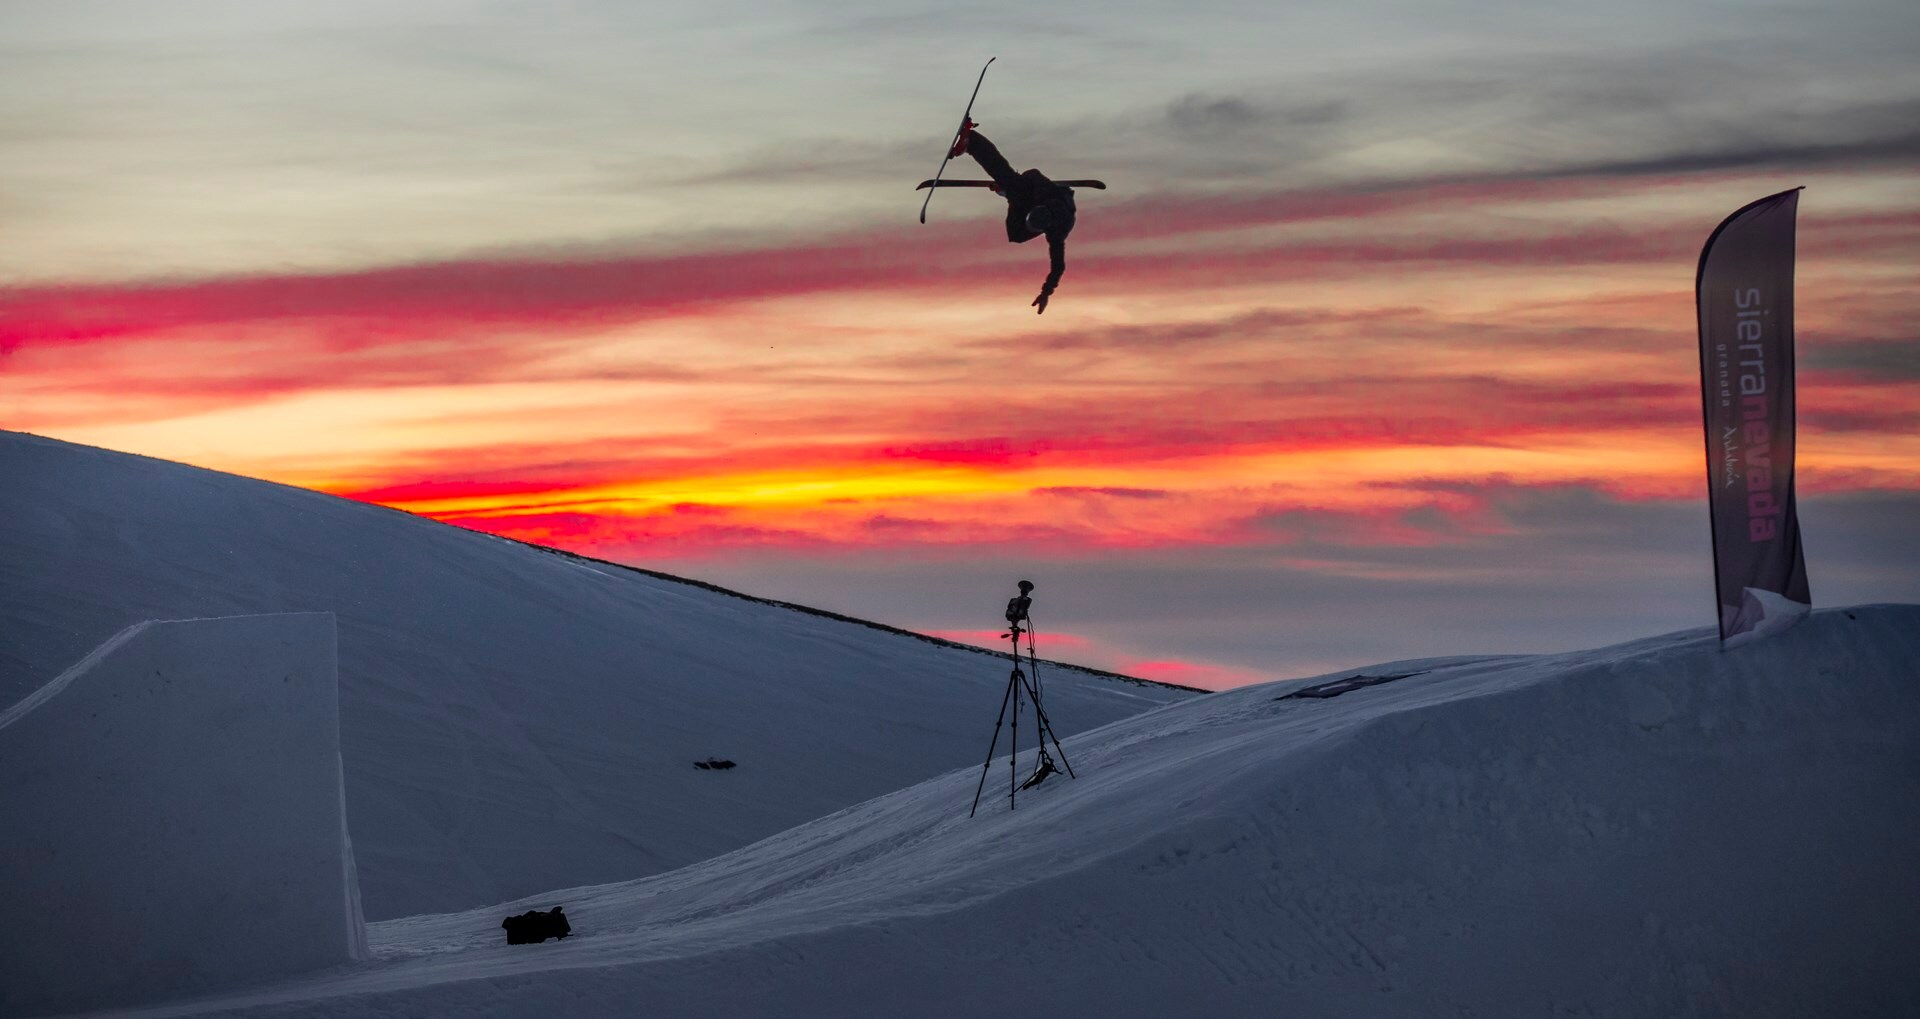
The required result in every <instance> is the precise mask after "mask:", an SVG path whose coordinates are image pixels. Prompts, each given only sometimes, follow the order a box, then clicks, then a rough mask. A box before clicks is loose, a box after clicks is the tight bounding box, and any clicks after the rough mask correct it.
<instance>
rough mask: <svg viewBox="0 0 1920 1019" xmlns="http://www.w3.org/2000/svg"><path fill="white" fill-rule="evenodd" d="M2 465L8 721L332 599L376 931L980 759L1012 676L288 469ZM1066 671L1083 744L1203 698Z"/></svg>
mask: <svg viewBox="0 0 1920 1019" xmlns="http://www.w3.org/2000/svg"><path fill="white" fill-rule="evenodd" d="M0 479H5V482H4V484H0V619H4V620H5V621H6V625H5V626H4V627H3V628H0V708H4V707H6V706H7V705H11V704H13V703H15V702H17V701H18V700H20V699H21V698H23V697H25V696H27V695H28V694H29V693H31V692H32V691H33V690H35V689H38V688H39V687H41V686H42V685H44V684H45V683H47V682H48V681H49V680H51V679H52V678H53V677H55V676H57V675H58V674H59V673H60V672H62V671H63V670H65V669H66V668H68V667H69V666H71V665H72V664H73V663H74V662H76V661H78V660H79V659H80V658H81V657H83V656H84V655H86V654H87V653H88V652H89V651H91V650H92V649H93V648H94V647H95V646H97V645H99V644H100V643H101V642H102V641H104V640H106V639H108V638H109V637H111V636H113V635H114V634H115V633H118V632H120V631H121V630H123V629H125V628H126V627H128V626H131V625H134V624H136V623H140V622H143V621H146V620H150V619H188V618H201V617H209V616H232V615H252V614H261V613H281V612H316V611H317V612H331V613H334V614H335V615H336V616H337V618H338V620H339V669H340V673H339V675H340V732H341V750H342V753H343V755H344V761H345V768H346V786H347V812H348V823H349V825H350V827H351V829H352V831H353V837H354V848H355V855H356V857H357V860H358V863H359V874H360V882H361V890H362V894H363V902H364V905H365V908H366V911H367V916H368V917H370V918H376V919H377V918H382V917H393V916H402V915H408V914H413V913H420V912H425V911H429V910H450V909H461V908H466V907H469V906H475V905H479V904H481V903H486V902H497V901H499V900H502V899H507V898H512V897H514V896H517V895H525V894H528V893H531V892H535V891H538V890H540V889H543V888H554V887H565V886H569V885H578V884H582V883H589V882H599V881H611V880H622V879H626V878H631V877H638V876H644V875H647V874H653V873H658V872H661V871H665V870H671V869H673V868H675V867H680V866H683V865H685V864H688V863H692V862H694V861H696V860H700V859H704V858H707V857H710V856H713V855H715V854H718V853H722V852H725V851H727V850H730V849H734V848H737V847H739V846H743V845H746V844H747V843H750V842H752V841H754V840H756V839H760V838H764V837H766V836H768V835H772V834H774V833H775V832H779V831H783V830H785V829H787V828H790V827H792V826H794V825H796V824H799V823H801V822H803V821H807V820H811V819H813V818H816V817H819V816H821V815H823V814H827V813H830V812H832V811H834V810H838V809H840V808H842V807H845V806H848V805H849V804H853V803H858V802H861V801H863V800H866V799H869V798H871V797H873V796H877V795H879V794H881V793H884V792H887V791H890V790H893V789H898V788H901V787H903V786H906V785H910V784H912V783H914V782H917V781H920V780H922V779H925V778H928V777H930V776H933V775H936V774H939V773H940V772H942V771H946V770H948V769H951V768H954V767H958V766H960V765H963V764H965V763H966V762H968V761H978V760H979V759H980V757H981V756H983V755H984V754H985V752H986V743H987V738H988V736H989V735H990V734H991V730H992V725H993V711H994V710H995V708H996V707H997V705H998V703H999V699H1000V695H1001V693H1002V691H1003V689H1004V688H1005V685H1006V677H1007V666H1006V662H1005V659H1004V658H1000V659H996V658H994V657H993V656H990V655H987V654H985V653H981V652H978V651H972V650H965V649H962V648H960V647H958V646H957V645H949V644H942V643H936V642H931V641H928V640H925V639H921V638H917V637H915V636H914V635H911V634H906V633H902V632H899V631H889V630H886V629H883V628H877V627H874V626H871V625H863V624H861V623H859V622H857V621H852V620H846V619H842V618H837V617H828V616H825V615H822V614H815V613H809V612H806V611H801V610H798V609H795V608H793V607H788V606H781V605H777V604H773V603H768V602H762V601H756V600H754V599H750V598H744V597H740V596H737V595H732V594H729V593H726V592H722V591H718V590H715V589H711V588H707V587H704V586H701V585H698V584H694V583H690V582H684V581H678V580H675V579H673V578H667V577H661V576H658V575H651V574H647V573H642V572H639V571H635V570H629V569H625V568H621V567H618V566H614V565H612V564H609V563H602V562H597V561H594V560H588V559H582V558H579V557H576V556H569V555H565V554H560V553H554V552H552V551H550V550H543V549H538V548H534V547H532V546H528V545H523V544H520V543H518V542H512V541H507V540H504V539H501V538H496V537H492V536H489V535H485V534H479V533H476V532H472V531H466V530H461V529H459V528H454V527H448V526H445V525H442V524H439V523H435V522H433V521H430V520H425V519H422V518H420V517H415V516H411V515H408V514H405V513H399V512H395V511H393V510H388V509H384V508H381V507H377V506H369V505H364V504H361V503H356V502H351V501H348V500H344V499H338V498H334V497H332V496H327V495H322V494H319V493H316V492H310V491H305V490H302V489H297V488H290V487H287V486H283V485H275V484H269V483H267V482H262V481H255V480H251V479H247V478H239V477H234V476H232V475H227V474H220V473H217V472H214V471H207V470H201V469H198V468H193V467H186V466H183V465H180V464H173V463H167V462H165V461H160V460H152V459H148V458H145V457H138V456H130V455H126V454H121V453H111V452H107V451H104V450H97V449H91V448H88V447H83V446H75V445H71V444H68V443H62V442H57V441H53V440H50V439H42V438H38V437H34V436H29V435H22V434H19V433H14V432H0ZM996 594H997V592H996ZM981 608H982V612H983V614H985V613H993V616H992V617H991V618H994V619H996V620H997V618H998V614H999V609H1000V605H999V603H998V601H996V600H990V601H989V602H988V603H987V604H984V605H982V607H981ZM1046 679H1047V696H1048V700H1049V707H1050V708H1051V715H1052V719H1053V722H1054V725H1055V727H1056V728H1057V729H1058V731H1059V732H1060V734H1061V735H1063V736H1064V735H1066V734H1068V733H1069V732H1074V731H1079V730H1082V729H1086V728H1090V727H1094V726H1098V725H1102V724H1105V723H1107V722H1111V721H1113V720H1115V719H1118V718H1124V717H1126V716H1128V715H1132V714H1135V713H1137V712H1140V711H1142V710H1145V709H1148V708H1152V707H1155V706H1158V705H1160V704H1162V703H1166V702H1168V701H1170V700H1176V699H1182V698H1186V697H1190V696H1192V694H1193V692H1192V691H1186V690H1181V689H1179V688H1175V687H1168V686H1162V685H1157V684H1146V683H1140V682H1137V681H1125V680H1122V679H1118V678H1115V677H1110V676H1102V675H1096V674H1093V673H1088V672H1084V671H1075V670H1070V669H1048V670H1047V674H1046ZM710 758H717V759H725V760H731V761H734V762H736V764H737V767H734V768H731V769H727V770H724V771H720V770H713V769H701V768H696V767H695V762H700V761H706V760H708V759H710Z"/></svg>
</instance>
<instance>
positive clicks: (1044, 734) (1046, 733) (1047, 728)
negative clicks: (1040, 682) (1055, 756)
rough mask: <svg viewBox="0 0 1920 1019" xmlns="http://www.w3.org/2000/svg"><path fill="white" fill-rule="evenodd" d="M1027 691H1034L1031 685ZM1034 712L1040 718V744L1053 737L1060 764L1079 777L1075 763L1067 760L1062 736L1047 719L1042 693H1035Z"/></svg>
mask: <svg viewBox="0 0 1920 1019" xmlns="http://www.w3.org/2000/svg"><path fill="white" fill-rule="evenodd" d="M1027 692H1028V693H1033V689H1032V687H1031V686H1029V687H1028V690H1027ZM1033 714H1034V717H1035V718H1036V719H1038V720H1039V721H1038V725H1039V727H1040V733H1041V740H1040V745H1041V746H1042V747H1045V746H1046V745H1047V744H1046V741H1047V740H1048V739H1052V740H1053V749H1054V750H1055V751H1056V752H1058V753H1059V755H1060V766H1061V767H1062V768H1065V769H1067V777H1068V778H1079V777H1080V776H1078V775H1075V774H1074V773H1073V765H1072V764H1070V763H1068V762H1067V752H1066V751H1065V750H1062V749H1060V737H1058V736H1055V735H1054V734H1053V723H1052V722H1049V721H1047V713H1046V711H1045V710H1043V709H1042V708H1041V707H1040V695H1039V694H1037V693H1034V694H1033Z"/></svg>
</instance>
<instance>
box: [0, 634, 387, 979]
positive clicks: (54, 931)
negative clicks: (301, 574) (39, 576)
mask: <svg viewBox="0 0 1920 1019" xmlns="http://www.w3.org/2000/svg"><path fill="white" fill-rule="evenodd" d="M335 675H336V672H335V654H334V620H333V617H332V616H329V615H325V614H323V613H306V614H302V615H280V616H242V617H237V618H229V619H196V620H191V621H184V622H171V623H140V624H137V625H135V626H132V627H129V628H128V629H127V630H125V631H123V632H121V633H120V634H118V635H116V636H115V637H114V638H113V639H112V640H110V641H108V642H107V643H106V644H104V645H102V646H101V648H100V650H99V651H97V652H95V653H94V654H92V655H89V656H87V658H86V659H85V660H83V661H81V662H80V663H79V664H77V665H75V666H74V667H73V668H71V669H69V670H67V671H66V672H64V673H62V674H61V675H60V676H59V677H58V678H57V679H55V680H54V681H53V682H51V683H48V684H47V685H46V686H45V687H42V688H41V690H40V691H39V692H37V693H35V694H34V695H32V696H30V697H28V698H27V699H26V700H24V701H21V702H20V703H19V704H17V705H15V706H14V707H13V708H10V709H8V710H6V711H0V776H4V777H5V782H6V785H5V790H4V794H0V795H3V797H4V799H3V801H0V802H4V804H5V807H6V810H5V813H4V817H5V825H4V831H3V832H0V903H5V904H6V909H7V912H8V914H9V915H10V916H13V917H15V918H24V917H31V918H32V920H31V922H25V923H23V922H8V923H0V1015H15V1014H19V1013H20V1012H23V1011H30V1010H39V1011H45V1010H50V1009H54V1008H78V1007H83V1006H96V1007H97V1006H99V1005H106V1004H120V1003H127V1002H135V1003H137V1002H142V1001H147V1000H150V999H152V998H154V997H159V996H164V995H169V994H172V995H177V994H179V993H181V992H182V991H183V990H186V989H195V988H197V989H200V990H203V991H211V990H214V989H216V988H222V987H225V986H227V985H228V984H230V983H233V982H245V981H247V980H258V979H259V978H260V977H261V976H263V975H269V974H292V973H302V972H306V971H308V970H312V969H316V968H319V967H323V966H328V965H333V964H335V963H341V962H346V961H348V960H351V959H357V958H363V957H365V955H366V947H367V946H366V930H365V927H364V926H363V924H362V921H361V914H360V893H359V889H358V888H357V887H356V885H355V880H354V866H353V846H352V843H351V841H350V839H349V837H348V833H347V825H346V814H345V805H346V804H345V797H344V796H343V793H342V781H341V774H340V731H339V726H338V724H337V719H338V715H339V710H338V709H339V702H340V697H339V689H338V685H337V683H336V681H335Z"/></svg>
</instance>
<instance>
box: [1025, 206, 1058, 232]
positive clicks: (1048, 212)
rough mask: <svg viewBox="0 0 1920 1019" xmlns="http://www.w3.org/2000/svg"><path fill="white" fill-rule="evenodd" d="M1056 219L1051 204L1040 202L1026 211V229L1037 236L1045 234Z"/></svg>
mask: <svg viewBox="0 0 1920 1019" xmlns="http://www.w3.org/2000/svg"><path fill="white" fill-rule="evenodd" d="M1057 218H1058V216H1057V215H1056V214H1055V212H1054V208H1053V204H1052V203H1051V202H1042V203H1040V204H1039V205H1036V206H1034V207H1033V208H1031V209H1028V210H1027V229H1029V230H1032V231H1033V232H1034V233H1037V234H1043V233H1046V232H1047V228H1048V227H1050V226H1052V225H1053V224H1054V221H1055V220H1056V219H1057Z"/></svg>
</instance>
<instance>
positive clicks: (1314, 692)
mask: <svg viewBox="0 0 1920 1019" xmlns="http://www.w3.org/2000/svg"><path fill="white" fill-rule="evenodd" d="M1421 675H1425V673H1424V672H1396V673H1393V674H1392V675H1388V676H1348V677H1347V678H1345V679H1336V680H1334V681H1333V682H1331V683H1320V684H1316V685H1314V686H1309V687H1303V688H1301V689H1299V690H1295V691H1294V692H1292V693H1283V694H1281V695H1280V696H1278V697H1275V698H1274V700H1276V701H1284V700H1290V699H1292V698H1295V697H1313V698H1319V699H1324V698H1327V697H1338V696H1340V695H1341V694H1343V693H1346V692H1347V691H1349V690H1358V689H1360V688H1361V687H1363V686H1379V685H1380V684H1381V683H1391V682H1393V681H1394V680H1396V679H1405V678H1407V677H1408V676H1421Z"/></svg>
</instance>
